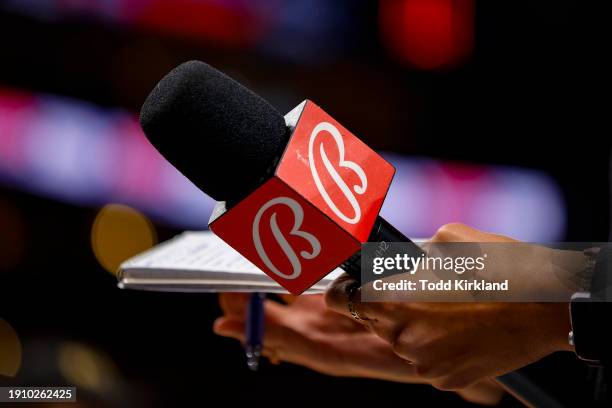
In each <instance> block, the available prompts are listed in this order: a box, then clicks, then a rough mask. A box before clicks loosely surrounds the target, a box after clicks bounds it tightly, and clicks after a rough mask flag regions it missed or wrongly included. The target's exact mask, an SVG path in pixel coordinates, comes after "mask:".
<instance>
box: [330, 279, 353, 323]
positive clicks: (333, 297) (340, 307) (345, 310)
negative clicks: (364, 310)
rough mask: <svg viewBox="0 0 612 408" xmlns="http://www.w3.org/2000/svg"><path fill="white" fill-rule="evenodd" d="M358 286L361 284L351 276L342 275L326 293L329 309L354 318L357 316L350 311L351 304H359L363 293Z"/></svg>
mask: <svg viewBox="0 0 612 408" xmlns="http://www.w3.org/2000/svg"><path fill="white" fill-rule="evenodd" d="M358 285H359V282H357V281H356V280H355V279H354V278H351V277H350V276H349V275H347V274H343V275H340V276H339V277H338V278H336V280H334V281H333V282H332V284H331V285H330V286H329V288H328V289H327V291H326V292H325V303H326V305H327V307H328V308H329V309H331V310H333V311H334V312H336V313H340V314H343V315H345V316H348V317H351V318H354V317H355V316H354V315H353V313H351V311H350V310H349V302H353V304H355V303H358V302H359V299H360V298H361V293H360V290H359V288H358ZM355 312H356V310H355Z"/></svg>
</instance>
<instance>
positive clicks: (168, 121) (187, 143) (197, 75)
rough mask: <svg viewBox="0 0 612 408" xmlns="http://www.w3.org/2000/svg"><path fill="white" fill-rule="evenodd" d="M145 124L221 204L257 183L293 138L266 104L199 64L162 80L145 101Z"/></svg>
mask: <svg viewBox="0 0 612 408" xmlns="http://www.w3.org/2000/svg"><path fill="white" fill-rule="evenodd" d="M140 125H141V126H142V129H143V130H144V132H145V134H146V136H147V138H148V139H149V141H150V142H151V143H152V144H153V145H154V146H155V147H156V148H157V150H158V151H159V152H160V153H161V154H162V155H163V156H164V157H165V158H166V159H167V160H168V161H169V162H170V163H172V164H173V165H174V166H175V167H176V168H177V169H178V170H179V171H181V172H182V173H183V174H184V175H185V176H186V177H187V178H189V179H190V180H191V181H192V182H193V183H194V184H195V185H196V186H198V187H199V188H200V189H201V190H202V191H204V192H205V193H206V194H208V195H209V196H211V197H213V198H214V199H215V200H219V201H234V200H240V199H242V198H243V197H245V196H246V195H247V194H249V193H250V192H251V191H253V190H254V189H255V188H257V186H258V185H259V184H260V183H261V182H262V181H263V180H264V179H265V178H266V177H268V176H269V175H270V170H271V169H273V166H274V165H275V163H276V161H277V159H278V158H279V157H280V155H281V154H282V152H283V150H284V148H285V146H286V144H287V140H288V137H289V135H288V129H287V126H286V125H285V120H284V118H283V116H282V115H281V114H280V113H279V112H278V111H277V110H276V109H274V108H273V107H272V106H271V105H270V104H269V103H268V102H266V101H265V100H264V99H262V98H261V97H260V96H258V95H257V94H255V93H254V92H252V91H250V90H249V89H247V88H245V87H244V86H242V85H241V84H239V83H238V82H236V81H234V80H233V79H232V78H230V77H228V76H227V75H225V74H223V73H222V72H220V71H218V70H216V69H215V68H213V67H211V66H210V65H208V64H205V63H204V62H201V61H189V62H185V63H183V64H181V65H179V66H178V67H176V68H174V69H173V70H172V71H171V72H170V73H168V74H167V75H166V76H165V77H164V78H162V80H161V81H160V82H159V83H158V84H157V86H156V87H155V89H153V91H151V93H150V94H149V96H148V97H147V99H146V101H145V102H144V104H143V106H142V109H141V112H140Z"/></svg>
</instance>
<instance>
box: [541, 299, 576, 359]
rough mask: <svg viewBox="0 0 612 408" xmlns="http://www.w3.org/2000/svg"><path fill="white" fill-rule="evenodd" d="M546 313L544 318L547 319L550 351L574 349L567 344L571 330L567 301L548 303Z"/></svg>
mask: <svg viewBox="0 0 612 408" xmlns="http://www.w3.org/2000/svg"><path fill="white" fill-rule="evenodd" d="M547 309H548V313H547V314H546V316H544V318H547V319H549V323H550V324H549V325H548V326H549V329H548V330H549V331H548V333H547V334H548V344H549V345H550V346H551V348H552V351H553V352H554V351H574V348H573V346H571V345H570V344H569V341H568V336H569V332H570V331H571V330H572V323H571V319H570V314H569V303H565V302H562V303H548V304H547Z"/></svg>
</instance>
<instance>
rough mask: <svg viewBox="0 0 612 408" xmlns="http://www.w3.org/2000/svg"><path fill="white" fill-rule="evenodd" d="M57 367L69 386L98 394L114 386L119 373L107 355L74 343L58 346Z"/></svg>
mask: <svg viewBox="0 0 612 408" xmlns="http://www.w3.org/2000/svg"><path fill="white" fill-rule="evenodd" d="M58 366H59V370H60V372H61V373H62V376H63V377H64V378H65V379H66V380H67V381H68V382H69V383H70V384H74V385H75V386H76V387H78V388H85V389H87V390H88V391H92V392H99V393H104V392H108V391H110V390H111V389H112V388H113V387H114V386H115V385H116V381H117V377H118V372H119V370H118V368H117V367H116V365H115V363H114V362H113V361H112V360H111V359H110V358H109V357H108V356H107V355H105V354H104V353H102V352H99V351H97V350H94V349H93V348H91V347H88V346H85V345H83V344H79V343H74V342H65V343H62V344H61V345H60V347H59V352H58Z"/></svg>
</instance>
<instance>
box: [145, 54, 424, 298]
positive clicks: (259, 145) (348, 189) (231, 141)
mask: <svg viewBox="0 0 612 408" xmlns="http://www.w3.org/2000/svg"><path fill="white" fill-rule="evenodd" d="M140 124H141V126H142V129H143V130H144V132H145V135H146V136H147V138H148V139H149V141H150V142H151V143H152V144H153V145H154V146H155V148H156V149H157V150H158V151H159V152H160V153H161V154H162V155H163V156H164V157H165V158H166V159H167V160H168V161H169V162H170V163H172V164H173V165H174V166H175V167H176V168H177V169H178V170H179V171H181V172H182V173H183V174H184V175H185V176H186V177H187V178H188V179H190V180H191V181H192V182H193V183H194V184H195V185H196V186H197V187H199V188H200V189H201V190H202V191H204V192H205V193H206V194H208V195H209V196H211V197H212V198H213V199H215V200H217V201H218V204H217V206H216V207H215V210H214V211H213V215H212V216H211V220H210V222H209V227H210V229H211V230H212V231H213V232H215V233H216V234H217V235H218V236H220V237H221V239H223V240H224V241H226V242H227V243H228V244H229V245H230V246H232V247H233V248H234V249H236V250H237V251H238V252H240V253H241V254H242V255H244V256H245V257H246V258H247V259H248V260H250V261H251V262H253V263H254V264H255V265H257V266H258V267H259V268H260V269H262V270H263V271H264V272H265V273H267V274H268V275H269V276H270V277H272V278H273V279H275V280H276V281H277V282H278V283H279V284H281V285H282V286H283V287H285V288H286V289H287V290H288V291H289V292H291V293H293V294H300V293H302V292H303V291H304V290H306V289H308V288H309V287H310V286H312V285H313V284H315V283H316V282H318V281H319V280H320V279H321V278H323V277H324V276H325V275H327V274H328V273H329V272H330V271H332V270H334V269H335V268H336V267H338V266H341V267H342V268H343V269H344V270H345V271H346V272H348V273H349V274H350V275H351V276H353V277H355V278H356V279H357V280H360V271H361V265H360V264H361V262H360V245H361V244H362V243H364V242H368V241H369V242H411V241H410V240H409V239H408V238H407V237H406V236H404V235H403V234H402V233H401V232H399V231H398V230H397V229H395V228H394V227H393V226H392V225H391V224H389V223H388V222H387V221H385V220H384V219H383V218H381V217H380V216H378V213H379V211H380V208H381V206H382V203H383V201H384V198H385V195H386V193H387V190H388V188H389V185H390V183H391V179H392V177H393V175H394V173H395V169H394V168H393V167H392V166H391V165H390V164H389V163H387V162H386V161H385V160H384V159H383V158H382V157H380V156H379V155H378V154H376V153H375V152H374V151H373V150H371V149H370V148H369V147H368V146H366V145H365V144H364V143H363V142H361V141H360V140H359V139H358V138H357V137H355V136H354V135H353V134H352V133H350V132H349V131H348V130H347V129H345V128H344V127H342V125H340V124H339V123H338V122H336V121H335V120H334V119H333V118H332V117H331V116H329V115H328V114H327V113H325V112H324V111H323V110H322V109H321V108H320V107H318V106H317V105H315V104H314V103H313V102H311V101H309V100H306V101H304V102H302V103H301V104H300V105H298V106H297V107H296V108H294V109H293V110H292V111H291V112H289V113H288V114H287V115H286V116H285V117H283V115H281V114H280V113H279V112H278V111H277V110H276V109H275V108H274V107H272V106H271V105H270V104H269V103H268V102H267V101H265V100H264V99H263V98H261V97H260V96H259V95H257V94H255V93H254V92H252V91H251V90H249V89H247V88H246V87H244V86H243V85H241V84H239V83H238V82H236V81H235V80H233V79H232V78H230V77H229V76H227V75H225V74H223V73H222V72H220V71H218V70H216V69H215V68H213V67H211V66H210V65H208V64H206V63H204V62H200V61H189V62H186V63H183V64H181V65H179V66H178V67H176V68H174V69H173V70H172V71H171V72H170V73H168V74H167V75H166V76H165V77H164V78H162V80H161V81H160V82H159V83H158V84H157V86H156V87H155V88H154V89H153V91H151V93H150V95H149V96H148V97H147V99H146V101H145V102H144V104H143V106H142V109H141V114H140ZM413 249H414V254H415V255H419V254H420V253H422V250H421V249H420V248H419V247H418V246H417V245H416V244H413Z"/></svg>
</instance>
